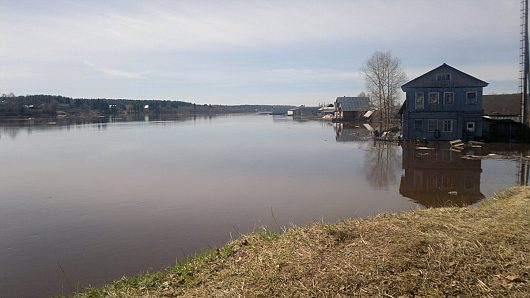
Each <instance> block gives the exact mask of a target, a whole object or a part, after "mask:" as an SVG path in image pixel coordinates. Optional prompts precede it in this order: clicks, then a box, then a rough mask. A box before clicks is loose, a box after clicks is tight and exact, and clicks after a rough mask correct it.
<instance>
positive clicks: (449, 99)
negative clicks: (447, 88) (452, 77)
mask: <svg viewBox="0 0 530 298" xmlns="http://www.w3.org/2000/svg"><path fill="white" fill-rule="evenodd" d="M454 103H455V93H454V92H444V104H446V105H452V104H454Z"/></svg>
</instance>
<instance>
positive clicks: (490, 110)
mask: <svg viewBox="0 0 530 298" xmlns="http://www.w3.org/2000/svg"><path fill="white" fill-rule="evenodd" d="M482 101H483V104H482V106H483V108H484V116H488V117H489V118H490V119H510V120H513V121H515V122H521V111H522V96H521V93H514V94H493V95H484V96H483V97H482Z"/></svg>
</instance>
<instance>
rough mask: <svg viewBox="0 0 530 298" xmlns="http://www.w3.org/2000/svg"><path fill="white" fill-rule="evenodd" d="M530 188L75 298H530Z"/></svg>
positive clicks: (306, 234)
mask: <svg viewBox="0 0 530 298" xmlns="http://www.w3.org/2000/svg"><path fill="white" fill-rule="evenodd" d="M529 275H530V188H512V189H509V190H506V191H504V192H503V193H501V194H499V195H497V196H495V197H493V198H491V199H488V200H485V201H484V202H483V203H482V204H480V206H479V207H476V208H439V209H427V210H419V211H414V212H408V213H401V214H383V215H379V216H376V217H374V218H370V219H362V220H348V221H341V222H338V223H334V224H323V223H318V224H314V225H312V226H310V227H304V228H292V229H289V230H287V231H286V232H285V233H283V234H282V235H277V234H274V233H270V232H265V231H263V232H258V233H254V234H252V235H248V236H244V237H242V238H240V239H238V240H236V241H233V242H231V243H229V244H227V245H226V246H224V247H222V248H220V249H218V250H214V251H211V252H209V253H206V254H204V255H202V256H199V257H197V258H195V259H194V260H191V261H188V262H186V263H183V264H180V265H178V266H175V267H173V268H170V269H168V270H167V271H164V272H156V273H149V274H144V275H140V276H137V277H129V278H123V279H121V280H119V281H117V282H114V283H112V284H109V285H107V286H105V287H103V288H95V289H88V290H86V291H85V292H83V293H80V294H78V295H77V296H76V297H101V296H111V297H130V296H155V297H158V296H194V297H212V296H225V297H233V296H247V297H255V296H261V297H270V296H320V297H328V296H334V297H335V296H350V295H357V296H366V297H371V296H380V297H413V296H418V295H419V296H430V297H432V296H435V297H446V296H461V297H462V296H463V297H466V296H480V297H488V296H490V297H530V276H529Z"/></svg>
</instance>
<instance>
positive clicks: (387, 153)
mask: <svg viewBox="0 0 530 298" xmlns="http://www.w3.org/2000/svg"><path fill="white" fill-rule="evenodd" d="M400 149H401V148H399V146H398V145H396V144H394V143H390V142H374V148H373V149H371V150H368V151H366V155H365V158H364V165H363V169H364V173H365V176H366V180H367V181H368V184H369V185H370V186H371V187H372V188H374V189H387V188H388V186H389V185H391V184H394V183H395V182H396V181H397V179H398V172H399V171H398V169H399V167H400V162H401V160H400V155H399V153H400V151H401V150H400Z"/></svg>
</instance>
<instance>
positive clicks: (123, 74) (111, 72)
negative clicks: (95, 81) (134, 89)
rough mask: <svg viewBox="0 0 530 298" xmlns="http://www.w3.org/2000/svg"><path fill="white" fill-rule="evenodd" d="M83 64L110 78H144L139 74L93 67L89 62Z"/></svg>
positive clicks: (104, 67)
mask: <svg viewBox="0 0 530 298" xmlns="http://www.w3.org/2000/svg"><path fill="white" fill-rule="evenodd" d="M83 64H84V65H86V66H88V67H90V68H91V69H93V70H95V71H97V72H99V73H102V74H104V75H107V76H111V77H119V78H128V79H139V78H142V77H144V74H142V73H140V72H132V71H125V70H120V69H115V68H110V67H106V66H101V65H95V64H93V63H91V62H89V61H84V62H83Z"/></svg>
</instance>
